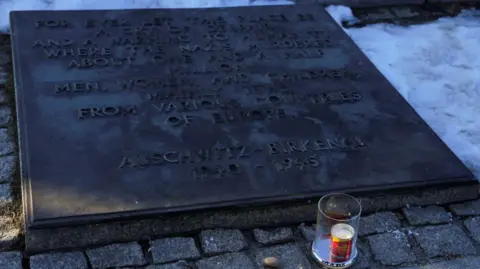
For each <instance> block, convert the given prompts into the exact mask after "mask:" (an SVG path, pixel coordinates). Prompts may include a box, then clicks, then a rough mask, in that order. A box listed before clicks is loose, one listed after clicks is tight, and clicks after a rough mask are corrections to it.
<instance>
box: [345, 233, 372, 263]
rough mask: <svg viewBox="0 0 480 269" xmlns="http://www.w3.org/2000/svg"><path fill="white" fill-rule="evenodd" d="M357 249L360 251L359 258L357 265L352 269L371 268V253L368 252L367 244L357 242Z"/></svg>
mask: <svg viewBox="0 0 480 269" xmlns="http://www.w3.org/2000/svg"><path fill="white" fill-rule="evenodd" d="M357 249H358V257H357V261H356V262H355V264H354V265H353V266H352V267H350V268H351V269H367V268H370V258H371V256H372V255H371V253H370V251H369V250H368V246H367V244H366V243H365V242H363V241H361V240H360V239H358V240H357Z"/></svg>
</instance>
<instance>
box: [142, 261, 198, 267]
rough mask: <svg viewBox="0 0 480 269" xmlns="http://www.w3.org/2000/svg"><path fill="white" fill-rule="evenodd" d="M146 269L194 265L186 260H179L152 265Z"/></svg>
mask: <svg viewBox="0 0 480 269" xmlns="http://www.w3.org/2000/svg"><path fill="white" fill-rule="evenodd" d="M145 269H192V267H191V266H190V265H189V264H188V263H187V262H186V261H178V262H175V263H169V264H162V265H150V266H148V267H147V268H145Z"/></svg>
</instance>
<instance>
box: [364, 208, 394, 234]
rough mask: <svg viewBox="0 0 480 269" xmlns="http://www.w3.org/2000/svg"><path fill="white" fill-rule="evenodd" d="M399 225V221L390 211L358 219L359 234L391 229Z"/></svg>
mask: <svg viewBox="0 0 480 269" xmlns="http://www.w3.org/2000/svg"><path fill="white" fill-rule="evenodd" d="M400 227H401V224H400V221H399V220H398V218H397V217H396V216H395V214H394V213H392V212H380V213H375V214H373V215H370V216H367V217H364V218H361V219H360V230H359V231H358V233H359V235H360V236H365V235H371V234H375V233H384V232H389V231H393V230H395V229H398V228H400Z"/></svg>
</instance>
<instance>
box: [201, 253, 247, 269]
mask: <svg viewBox="0 0 480 269" xmlns="http://www.w3.org/2000/svg"><path fill="white" fill-rule="evenodd" d="M196 266H197V268H198V269H254V266H253V263H252V261H251V260H250V258H248V256H247V255H245V254H244V253H227V254H223V255H220V256H215V257H211V258H206V259H203V260H199V261H197V262H196Z"/></svg>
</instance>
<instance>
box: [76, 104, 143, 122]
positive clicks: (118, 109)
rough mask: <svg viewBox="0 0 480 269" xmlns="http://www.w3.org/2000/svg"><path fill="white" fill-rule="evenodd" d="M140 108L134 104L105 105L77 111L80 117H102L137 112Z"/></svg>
mask: <svg viewBox="0 0 480 269" xmlns="http://www.w3.org/2000/svg"><path fill="white" fill-rule="evenodd" d="M137 112H138V110H137V107H136V106H135V105H132V106H104V107H87V108H80V109H78V111H77V115H78V119H80V120H83V119H86V118H102V117H118V116H129V115H135V114H137Z"/></svg>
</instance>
